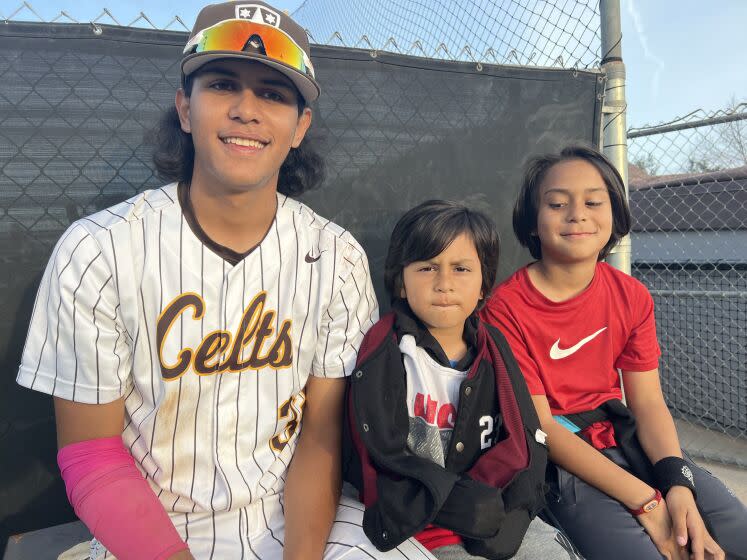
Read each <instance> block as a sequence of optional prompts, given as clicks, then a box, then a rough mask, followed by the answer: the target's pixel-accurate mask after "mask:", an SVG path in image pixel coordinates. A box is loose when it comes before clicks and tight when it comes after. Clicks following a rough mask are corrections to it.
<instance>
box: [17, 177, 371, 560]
mask: <svg viewBox="0 0 747 560" xmlns="http://www.w3.org/2000/svg"><path fill="white" fill-rule="evenodd" d="M367 267H368V265H367V260H366V256H365V254H364V252H363V250H362V248H361V247H360V245H359V244H358V243H357V242H356V241H355V239H354V238H353V236H352V235H351V234H350V233H348V232H346V231H345V230H344V229H342V228H341V227H339V226H337V225H335V224H333V223H331V222H330V221H328V220H323V219H322V218H320V217H319V216H317V215H316V214H315V213H314V212H312V211H311V210H310V209H309V208H308V207H307V206H305V205H303V204H301V203H299V202H297V201H295V200H293V199H290V198H286V197H285V196H283V195H278V209H277V212H276V216H275V220H274V222H273V223H272V225H271V227H270V229H269V230H268V232H267V234H266V235H265V237H264V239H263V240H262V241H261V243H260V244H259V245H258V246H257V247H255V248H254V249H253V250H252V251H250V252H249V253H248V254H247V255H237V254H235V253H233V254H232V251H230V250H227V249H225V248H221V247H220V246H216V245H215V244H214V243H213V242H211V241H210V240H209V239H207V237H206V236H205V234H204V232H202V230H201V229H200V227H199V225H198V224H197V222H196V220H195V219H194V217H193V213H192V212H191V209H190V207H189V197H188V196H186V189H183V188H179V187H177V185H176V184H175V183H174V184H170V185H167V186H165V187H163V188H161V189H158V190H152V191H147V192H144V193H142V194H140V195H137V196H135V197H133V198H132V199H130V200H128V201H126V202H123V203H121V204H118V205H116V206H113V207H111V208H109V209H106V210H104V211H101V212H99V213H97V214H94V215H92V216H90V217H88V218H84V219H82V220H79V221H77V222H76V223H74V224H73V225H72V226H70V228H69V229H68V230H67V231H66V232H65V234H64V235H63V237H62V238H61V239H60V241H59V242H58V244H57V246H56V248H55V250H54V252H53V254H52V257H51V259H50V261H49V264H48V266H47V269H46V272H45V274H44V277H43V280H42V282H41V285H40V288H39V292H38V294H37V299H36V303H35V307H34V311H33V314H32V320H31V326H30V329H29V334H28V339H27V342H26V346H25V349H24V352H23V359H22V363H21V367H20V369H19V373H18V383H20V384H21V385H24V386H26V387H30V388H32V389H35V390H39V391H43V392H46V393H49V394H52V395H54V396H57V397H61V398H64V399H69V400H74V401H77V402H83V403H106V402H110V401H113V400H115V399H117V398H119V397H121V396H125V409H126V413H125V415H126V417H125V422H126V425H125V427H124V431H123V440H124V442H125V444H126V445H127V446H128V447H129V449H130V451H131V453H132V455H133V456H134V458H135V461H136V463H137V464H138V466H139V468H140V469H141V470H142V471H143V473H144V474H145V476H146V477H147V479H148V481H149V482H150V484H151V486H152V487H153V489H154V491H155V492H156V493H157V494H158V496H159V498H160V500H161V503H162V504H163V505H164V507H165V509H166V510H167V511H168V512H170V515H171V517H172V520H173V521H174V524H175V526H176V527H177V529H178V530H179V531H180V533H181V534H182V536H184V537H185V538H187V539H188V543H189V539H190V524H191V523H194V524H193V535H192V536H193V537H195V538H196V536H195V534H194V533H195V530H196V529H195V528H196V527H197V526H210V524H211V523H212V539H213V543H212V549H213V550H214V548H215V543H216V540H217V541H221V540H225V541H230V540H231V539H232V538H233V536H232V535H230V534H228V533H231V532H237V533H242V534H246V535H248V534H249V527H250V526H252V525H253V524H259V525H262V523H261V519H259V518H258V517H257V518H254V517H252V516H255V517H256V516H259V513H260V512H261V514H262V515H261V516H260V517H263V518H264V525H265V527H266V528H269V527H270V526H269V524H268V521H267V518H268V511H267V510H268V509H269V510H270V513H272V512H273V511H274V510H276V509H278V507H281V506H280V504H281V501H280V496H279V494H281V493H282V489H283V485H284V478H285V473H286V470H287V467H288V464H289V462H290V459H291V457H292V455H293V451H294V449H295V445H296V441H297V436H298V430H297V428H298V425H299V422H300V418H301V415H302V409H303V405H304V399H305V397H304V393H303V388H304V386H305V384H306V380H307V378H308V375H309V374H311V375H315V376H324V377H341V376H344V375H349V374H350V372H351V369H352V368H353V366H354V364H355V358H356V354H357V349H358V346H359V344H360V342H361V340H362V337H363V334H364V333H365V331H366V330H367V329H368V327H369V326H371V325H372V324H373V322H375V321H376V320H377V304H376V298H375V295H374V292H373V288H372V286H371V280H370V275H369V272H368V268H367ZM220 512H227V516H226V519H225V520H221V515H220ZM252 512H253V513H252ZM201 513H207V514H209V516H208V518H209V519H211V520H212V521H211V522H206V521H205V517H204V516H201V515H200V514H201ZM228 513H230V515H228ZM275 513H277V512H275ZM228 518H230V519H231V520H232V521H230V524H231V525H233V526H232V527H231V528H230V529H229V531H228V533H227V534H223V533H224V531H223V530H222V529H216V527H219V528H220V527H222V526H224V525H226V523H225V521H226V520H227V519H228ZM239 526H242V527H245V530H244V529H240V528H239ZM199 532H200V535H199V537H200V538H201V539H204V538H208V537H209V535H206V534H205V531H204V527H203V529H201V530H200V531H199ZM208 532H209V531H208ZM216 535H217V536H216ZM361 535H362V533H361ZM247 538H248V537H247ZM363 538H365V537H363ZM242 539H243V537H242ZM236 542H238V541H236ZM241 542H242V543H243V540H242V541H241ZM224 544H225V543H224ZM192 546H193V545H192V543H190V547H191V548H192ZM242 550H243V544H242ZM212 555H213V552H211V555H210V556H211V557H212ZM196 557H198V558H199V557H200V556H196ZM206 557H207V556H206ZM250 557H251V555H250ZM270 557H272V556H270Z"/></svg>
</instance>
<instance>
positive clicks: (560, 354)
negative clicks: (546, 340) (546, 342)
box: [550, 327, 607, 360]
mask: <svg viewBox="0 0 747 560" xmlns="http://www.w3.org/2000/svg"><path fill="white" fill-rule="evenodd" d="M606 329H607V327H602V328H601V329H599V330H598V331H597V332H595V333H594V334H590V335H589V336H587V337H586V338H584V339H583V340H580V341H579V342H578V343H576V344H574V345H573V346H571V347H570V348H561V347H560V339H558V340H556V341H555V344H553V345H552V348H550V358H552V359H553V360H562V359H563V358H567V357H568V356H570V355H571V354H575V353H576V352H577V351H578V349H579V348H581V347H582V346H583V345H584V344H586V343H587V342H590V341H592V340H594V339H595V338H596V336H597V335H598V334H599V333H600V332H602V331H603V330H606Z"/></svg>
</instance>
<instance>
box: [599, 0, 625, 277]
mask: <svg viewBox="0 0 747 560" xmlns="http://www.w3.org/2000/svg"><path fill="white" fill-rule="evenodd" d="M599 12H600V16H601V32H602V68H603V69H604V71H605V74H606V76H607V84H606V87H605V92H604V105H603V107H602V114H603V118H602V126H603V129H602V132H603V133H602V143H603V144H602V148H603V151H604V155H606V156H607V157H608V158H609V159H610V161H612V163H613V164H614V165H615V167H616V168H617V170H618V171H619V172H620V175H621V176H622V178H623V181H624V183H625V196H626V197H627V196H628V144H627V137H626V128H627V127H626V124H625V109H626V102H625V64H623V60H622V46H621V45H622V29H621V21H620V0H601V1H600V3H599ZM630 253H631V248H630V236H629V235H627V236H625V237H624V238H623V239H622V240H621V241H620V243H619V244H618V245H617V247H615V248H614V249H613V250H612V253H611V254H610V256H609V257H607V262H609V263H610V264H611V265H612V266H614V267H615V268H618V269H620V270H622V271H623V272H626V273H628V274H630V260H631V259H630Z"/></svg>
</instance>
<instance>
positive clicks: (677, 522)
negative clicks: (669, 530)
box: [666, 486, 725, 560]
mask: <svg viewBox="0 0 747 560" xmlns="http://www.w3.org/2000/svg"><path fill="white" fill-rule="evenodd" d="M666 502H667V506H668V508H669V514H670V516H671V518H672V525H673V533H674V535H675V538H676V539H677V543H678V544H680V545H682V546H685V545H687V544H688V541H689V544H690V551H691V553H692V554H691V557H692V559H693V560H724V558H725V554H724V551H723V550H721V547H720V546H719V545H718V544H717V543H716V541H714V540H713V537H711V535H710V534H709V533H708V530H707V529H706V527H705V524H704V523H703V518H702V517H701V516H700V512H699V511H698V508H697V506H696V505H695V500H694V499H693V494H692V492H691V491H690V490H689V489H688V488H686V487H684V486H673V487H672V489H671V490H669V492H668V493H667V497H666Z"/></svg>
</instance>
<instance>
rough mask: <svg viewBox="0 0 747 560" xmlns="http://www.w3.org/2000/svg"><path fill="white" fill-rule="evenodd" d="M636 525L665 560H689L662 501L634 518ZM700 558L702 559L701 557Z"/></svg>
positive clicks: (665, 504) (664, 502)
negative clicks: (637, 524) (639, 525)
mask: <svg viewBox="0 0 747 560" xmlns="http://www.w3.org/2000/svg"><path fill="white" fill-rule="evenodd" d="M636 519H637V520H638V523H640V524H641V525H642V526H643V528H644V529H645V531H646V533H648V536H649V537H651V540H652V541H653V543H654V545H655V546H656V548H657V549H658V550H659V552H660V553H661V555H662V556H664V558H666V559H667V560H689V555H688V553H687V550H686V548H685V546H682V545H680V544H679V543H678V542H677V540H676V537H675V532H674V530H673V528H672V519H671V517H670V513H669V510H668V509H667V503H666V501H665V500H662V501H661V502H660V503H659V505H658V506H657V507H656V508H654V509H653V510H651V511H649V512H647V513H643V514H641V515H638V516H636ZM701 558H702V557H701Z"/></svg>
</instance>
